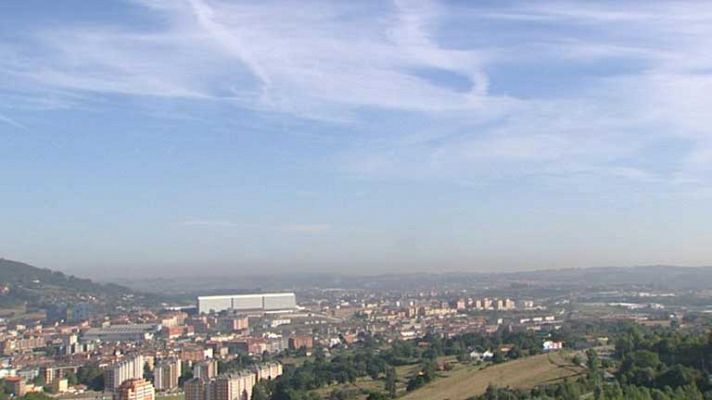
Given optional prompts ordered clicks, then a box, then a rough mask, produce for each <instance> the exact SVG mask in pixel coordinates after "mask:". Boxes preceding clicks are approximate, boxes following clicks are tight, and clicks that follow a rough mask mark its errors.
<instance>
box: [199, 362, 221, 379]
mask: <svg viewBox="0 0 712 400" xmlns="http://www.w3.org/2000/svg"><path fill="white" fill-rule="evenodd" d="M217 375H218V362H217V360H205V361H201V362H197V363H195V364H194V365H193V377H195V378H200V379H211V378H214V377H216V376H217Z"/></svg>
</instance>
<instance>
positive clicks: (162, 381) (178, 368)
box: [153, 359, 182, 390]
mask: <svg viewBox="0 0 712 400" xmlns="http://www.w3.org/2000/svg"><path fill="white" fill-rule="evenodd" d="M181 373H182V363H181V361H180V360H178V359H169V360H163V361H161V362H160V363H158V365H156V368H155V369H154V371H153V377H154V378H153V379H154V384H155V386H156V390H171V389H175V388H177V387H178V380H179V379H180V376H181Z"/></svg>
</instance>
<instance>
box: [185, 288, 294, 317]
mask: <svg viewBox="0 0 712 400" xmlns="http://www.w3.org/2000/svg"><path fill="white" fill-rule="evenodd" d="M296 307H297V300H296V297H295V295H294V293H264V294H235V295H225V296H199V297H198V312H199V313H201V314H203V313H205V314H207V313H210V312H220V311H223V310H236V311H283V310H285V311H286V310H293V309H295V308H296Z"/></svg>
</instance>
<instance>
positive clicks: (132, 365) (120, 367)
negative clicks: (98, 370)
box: [104, 354, 153, 392]
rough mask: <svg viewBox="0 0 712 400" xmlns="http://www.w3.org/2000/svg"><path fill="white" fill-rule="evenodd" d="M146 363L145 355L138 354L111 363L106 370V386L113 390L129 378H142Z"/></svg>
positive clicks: (107, 388)
mask: <svg viewBox="0 0 712 400" xmlns="http://www.w3.org/2000/svg"><path fill="white" fill-rule="evenodd" d="M145 363H146V361H145V359H144V358H143V356H142V355H140V354H137V355H133V356H130V357H127V358H125V359H123V360H121V361H119V362H117V363H114V364H112V365H110V366H109V367H107V368H106V370H105V371H104V388H105V389H106V390H108V391H112V392H113V391H115V390H116V389H117V388H118V387H119V386H121V384H122V383H124V382H125V381H127V380H129V379H140V378H142V377H143V366H144V364H145ZM151 387H153V385H151Z"/></svg>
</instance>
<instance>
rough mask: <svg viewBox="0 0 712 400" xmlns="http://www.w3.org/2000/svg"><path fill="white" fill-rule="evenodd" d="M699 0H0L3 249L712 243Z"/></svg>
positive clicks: (241, 250) (500, 253)
mask: <svg viewBox="0 0 712 400" xmlns="http://www.w3.org/2000/svg"><path fill="white" fill-rule="evenodd" d="M710 93H712V4H710V3H705V2H679V1H675V2H658V1H645V2H641V1H611V2H580V1H573V2H564V1H562V2H559V1H556V2H551V1H541V2H506V1H477V2H474V1H452V2H444V1H443V2H439V1H432V2H429V1H400V0H398V1H393V2H389V1H372V2H369V1H358V2H353V1H309V0H306V1H269V0H268V1H259V2H253V1H245V2H240V1H220V0H112V1H101V2H91V1H83V0H65V1H62V2H57V1H50V0H44V1H40V0H24V1H5V2H1V3H0V257H4V258H9V259H15V260H20V261H25V262H29V263H32V264H35V265H38V266H42V267H48V268H56V269H60V270H63V271H67V272H70V273H77V274H80V275H84V276H92V277H107V276H124V275H127V274H128V275H134V276H143V275H146V276H161V275H165V274H176V275H191V274H215V275H219V274H241V273H251V274H252V273H254V274H257V273H273V272H301V271H309V272H323V271H325V272H333V273H347V274H361V273H363V274H373V273H400V272H411V271H429V272H439V271H515V270H525V269H540V268H564V267H587V266H612V265H616V266H628V265H651V264H674V265H689V266H696V265H712V246H710V245H709V244H710V243H712V228H711V227H712V202H711V200H712V186H710V184H711V183H712V112H711V110H712V95H710Z"/></svg>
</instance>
